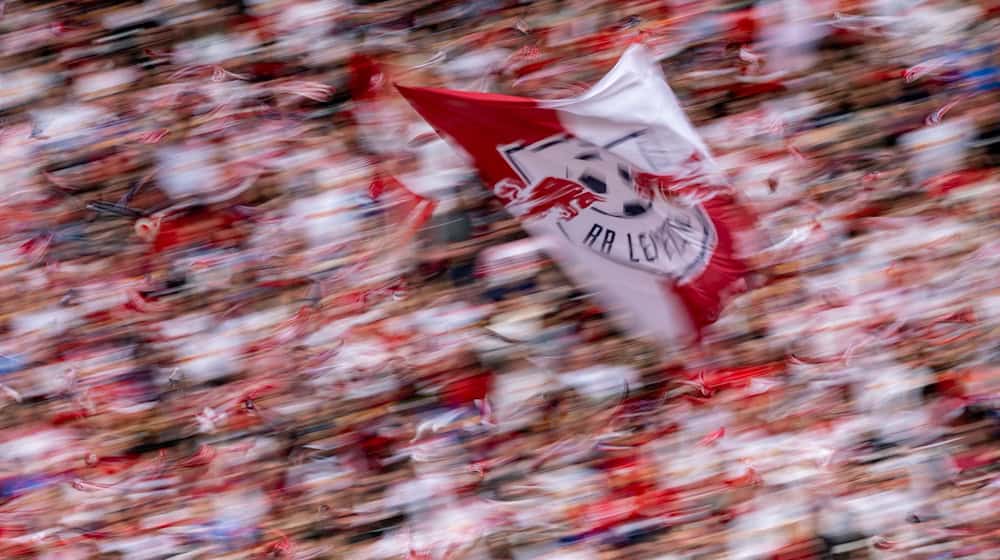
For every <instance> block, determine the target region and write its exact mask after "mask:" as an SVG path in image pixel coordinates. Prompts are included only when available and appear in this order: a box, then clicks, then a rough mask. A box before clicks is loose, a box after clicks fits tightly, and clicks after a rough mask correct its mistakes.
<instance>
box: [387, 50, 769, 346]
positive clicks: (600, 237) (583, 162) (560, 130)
mask: <svg viewBox="0 0 1000 560" xmlns="http://www.w3.org/2000/svg"><path fill="white" fill-rule="evenodd" d="M397 88H398V89H399V91H400V92H401V93H402V95H403V96H404V97H405V98H406V99H407V100H408V101H409V102H410V104H411V105H412V106H413V107H414V109H416V111H417V112H418V113H419V114H420V115H421V116H423V118H424V119H425V120H427V121H428V123H430V125H431V126H432V127H434V128H435V130H437V132H438V134H439V135H441V136H442V137H443V138H445V139H446V140H449V141H451V142H452V143H453V144H456V145H457V146H459V147H460V148H461V149H463V150H464V151H465V152H466V153H467V154H468V155H469V156H470V158H471V161H473V162H474V164H475V165H476V167H477V169H478V171H479V174H480V176H481V177H482V178H483V179H484V181H485V182H486V183H487V185H489V186H490V187H491V188H492V190H493V193H494V194H495V195H496V196H497V197H498V198H499V199H500V200H501V201H503V202H504V204H505V206H506V208H507V210H508V211H510V212H511V213H512V214H513V215H515V216H517V217H518V218H519V220H520V221H521V223H522V224H523V226H524V227H525V229H526V230H527V231H528V232H529V233H531V234H532V235H534V236H541V237H545V238H548V239H549V242H550V243H551V245H552V246H553V251H552V252H553V254H552V256H553V258H554V259H555V260H556V261H557V262H558V263H559V264H560V265H561V266H562V267H563V268H564V270H566V272H567V274H568V275H569V276H570V277H571V278H573V279H574V280H576V281H577V282H578V283H582V284H585V285H587V286H588V287H590V288H592V289H593V290H594V291H595V295H596V297H598V298H599V300H601V301H602V303H603V304H604V306H605V307H607V308H609V309H611V310H613V311H615V312H616V315H617V316H619V317H620V319H622V320H623V321H624V324H625V325H626V326H628V327H631V328H632V330H634V331H642V332H643V333H646V334H652V335H654V336H658V337H660V338H661V339H670V340H677V339H679V338H681V337H687V336H690V335H697V334H698V333H700V331H701V329H702V328H703V327H705V326H706V325H708V324H710V323H712V322H713V321H715V320H716V319H717V318H718V316H719V313H720V311H721V309H722V305H723V302H724V300H725V299H726V296H727V294H729V293H731V292H732V291H734V290H735V289H737V288H739V287H740V285H741V280H742V278H743V276H744V275H745V274H746V272H747V269H746V266H745V264H744V262H743V261H742V260H741V258H740V256H739V251H738V249H739V247H740V246H743V245H745V244H746V237H745V235H747V234H749V233H750V232H751V231H752V228H751V227H750V226H751V224H752V220H751V218H750V216H749V214H748V212H746V211H745V210H744V209H743V207H741V206H740V205H739V204H738V202H737V200H736V198H735V196H734V193H733V191H732V189H730V188H728V186H727V185H726V184H725V177H724V175H723V174H722V173H721V171H720V170H719V169H718V168H717V167H716V165H715V164H714V162H713V161H712V159H711V155H710V154H709V152H708V148H707V147H706V146H705V144H704V142H703V141H702V139H701V138H700V137H699V136H698V133H697V132H696V131H695V129H694V127H693V126H692V125H691V123H690V122H689V121H688V119H687V117H686V116H685V114H684V112H683V110H682V109H681V106H680V104H679V103H678V101H677V99H676V97H675V96H674V94H673V92H672V91H671V90H670V87H669V86H668V85H667V83H666V80H665V79H664V77H663V75H662V73H661V72H660V69H659V66H658V65H657V64H656V62H655V61H654V60H653V57H652V56H651V55H650V54H649V53H648V52H647V51H646V50H645V48H644V47H642V46H641V45H633V46H631V47H629V48H628V49H627V50H626V51H625V53H624V55H623V56H622V58H621V59H620V60H619V61H618V63H617V64H616V65H615V67H614V68H613V69H612V70H611V71H610V72H609V73H608V74H607V75H606V76H605V77H604V78H603V79H601V80H600V81H599V82H598V83H597V84H596V85H594V86H593V87H592V88H590V89H589V90H588V91H587V92H585V93H583V94H582V95H580V96H579V97H575V98H571V99H563V100H537V99H529V98H523V97H512V96H506V95H498V94H491V93H478V92H465V91H453V90H445V89H436V88H413V87H404V86H399V85H397Z"/></svg>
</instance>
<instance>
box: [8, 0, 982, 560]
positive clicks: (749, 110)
mask: <svg viewBox="0 0 1000 560" xmlns="http://www.w3.org/2000/svg"><path fill="white" fill-rule="evenodd" d="M0 14H2V16H0V33H2V34H0V119H2V123H0V125H2V129H0V199H2V202H0V270H2V274H3V276H4V278H3V281H2V282H0V558H4V559H7V558H11V559H13V558H39V559H45V560H56V559H96V558H101V559H104V558H107V559H115V558H121V559H129V560H132V559H165V558H176V559H182V558H188V559H195V558H206V559H236V558H295V559H300V560H303V559H307V558H330V559H390V558H408V559H411V560H416V559H424V560H427V559H433V560H443V559H450V560H462V559H468V560H472V559H475V560H486V559H495V560H507V559H517V560H521V559H564V560H568V559H574V560H575V559H579V560H591V559H595V560H597V559H600V560H610V559H617V558H623V559H624V558H628V559H631V560H645V559H650V560H652V559H659V560H667V559H671V560H680V559H729V558H743V559H758V558H760V559H779V558H780V559H810V558H880V559H881V558H901V559H902V558H906V559H921V558H926V559H952V558H978V559H988V558H994V559H995V558H1000V523H998V520H1000V517H998V516H997V511H1000V494H998V491H1000V482H998V478H997V475H998V469H997V466H998V458H1000V447H998V446H997V436H998V425H997V421H998V417H997V404H998V395H1000V393H998V389H1000V375H998V364H997V360H998V358H1000V344H998V341H1000V337H998V320H1000V284H998V281H997V270H1000V266H998V265H1000V262H998V257H1000V251H998V249H1000V245H998V231H1000V228H998V225H1000V221H998V218H1000V205H998V201H1000V196H998V195H1000V189H998V176H997V165H998V164H1000V66H998V63H1000V58H998V57H1000V53H998V47H1000V18H998V17H997V16H998V15H1000V2H997V1H995V0H981V1H971V0H970V1H950V0H926V1H919V0H871V1H863V0H859V1H847V0H842V1H836V0H815V1H814V0H771V1H767V2H753V1H742V2H723V1H714V0H697V1H682V0H650V1H643V0H636V1H627V0H619V1H614V0H606V1H602V0H565V1H555V0H553V1H516V0H467V1H426V0H424V1H421V0H395V1H388V2H376V1H362V0H355V1H354V2H351V1H350V0H302V1H297V0H287V1H286V0H274V1H269V0H247V1H243V2H240V1H235V2H232V1H222V0H215V1H213V0H176V1H172V2H170V1H163V0H147V1H144V2H138V1H103V2H102V1H79V2H68V1H65V2H52V1H31V2H28V1H24V0H7V1H6V2H3V1H0ZM636 40H642V41H644V42H645V43H646V45H647V46H648V48H649V49H650V50H651V51H652V52H653V53H654V54H655V56H656V57H657V59H659V61H660V63H661V65H662V67H663V70H664V73H665V75H666V77H667V79H668V81H669V82H670V85H671V86H672V88H673V89H674V91H675V92H676V94H677V95H678V97H679V99H680V101H681V104H682V105H683V106H684V108H685V110H686V112H687V114H688V116H689V117H690V119H691V120H692V121H693V123H694V124H695V126H696V127H698V129H699V131H700V133H701V134H702V136H703V138H704V139H705V140H706V142H707V143H708V144H709V146H710V148H711V150H712V152H713V154H714V155H715V157H716V159H717V161H718V163H719V164H720V165H721V166H722V167H723V168H724V169H725V170H726V172H727V174H728V177H729V180H730V183H731V184H732V185H733V186H734V187H735V188H736V189H738V190H739V192H740V193H741V195H742V196H743V197H744V198H745V202H746V204H747V206H748V207H749V208H750V209H751V210H752V211H753V212H754V213H755V214H756V216H757V219H758V221H759V228H760V230H761V232H762V233H763V235H764V236H765V238H766V244H765V246H764V247H762V248H761V249H760V251H759V252H757V253H755V254H753V255H751V256H749V258H750V259H751V262H752V264H753V266H754V268H755V270H754V273H753V278H752V282H750V283H749V284H750V286H751V288H752V289H750V290H748V291H747V292H746V293H744V294H741V295H739V296H738V297H736V298H735V299H734V300H733V301H732V302H730V304H729V305H728V307H727V309H726V311H725V312H724V313H723V315H722V317H721V319H720V320H719V321H718V322H717V323H715V324H714V325H712V326H711V327H710V328H709V329H708V330H707V331H706V332H705V333H704V338H703V340H702V341H701V342H700V344H697V345H690V344H682V343H677V344H675V345H672V346H665V345H663V344H660V343H653V341H652V340H651V339H649V338H647V337H642V336H633V335H630V334H628V333H626V332H622V331H621V330H620V329H619V325H617V324H613V323H612V322H610V321H609V319H608V317H607V316H606V314H605V312H604V310H602V309H600V308H599V307H598V306H596V305H595V304H594V303H593V302H592V301H591V300H590V299H589V298H588V294H587V293H586V292H585V291H584V290H581V289H578V288H575V287H574V286H573V285H572V284H571V283H570V282H569V281H568V280H567V279H566V278H565V277H563V275H562V274H561V273H560V271H559V269H558V268H557V267H556V266H555V265H554V264H553V263H552V262H551V261H550V260H549V259H548V258H547V257H546V253H545V250H544V247H543V245H542V244H541V243H540V242H539V241H538V240H536V239H533V238H530V237H528V236H526V234H525V233H524V232H523V231H522V230H521V228H520V227H519V225H518V224H517V222H516V220H514V219H513V218H512V217H511V216H510V215H508V214H507V213H506V212H505V211H504V209H503V206H502V204H501V203H499V202H498V201H497V200H495V199H494V198H492V195H491V194H490V193H489V191H488V190H487V189H486V188H484V186H483V185H482V184H481V183H480V182H479V180H478V179H477V178H476V175H475V173H474V171H473V170H472V169H471V168H470V167H469V166H468V163H467V162H466V161H464V159H463V158H462V156H460V155H459V154H458V153H457V152H455V151H454V150H452V149H451V148H450V147H449V146H448V145H447V144H446V143H445V142H444V141H443V140H441V139H440V138H438V137H437V136H436V135H435V134H434V133H433V131H432V130H431V129H430V127H429V126H427V125H426V124H425V123H424V122H423V121H422V120H421V119H420V118H419V116H418V115H416V113H414V112H413V111H412V110H411V109H410V108H409V107H408V105H407V104H406V102H405V101H404V100H403V99H402V98H401V97H399V95H398V94H397V93H396V92H395V90H394V89H393V87H392V84H393V83H394V82H398V83H403V84H407V85H424V86H438V87H448V88H454V89H470V90H475V91H489V92H498V93H508V94H515V95H523V96H528V97H565V96H571V95H576V94H579V93H580V92H582V91H584V90H585V89H586V88H587V87H588V85H589V84H592V83H594V82H595V81H596V80H597V79H598V78H600V76H601V75H603V73H605V72H606V71H607V70H608V69H610V67H611V66H612V65H613V64H614V61H615V60H616V59H617V57H618V56H619V55H620V54H621V53H622V52H623V50H624V48H625V47H626V45H628V44H630V43H631V42H633V41H636ZM430 208H433V214H432V215H431V216H430V217H429V219H428V220H426V221H421V220H416V221H414V220H411V219H409V218H410V217H411V215H412V213H413V212H416V211H419V210H420V209H428V210H429V209H430ZM418 226H419V227H418Z"/></svg>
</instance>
